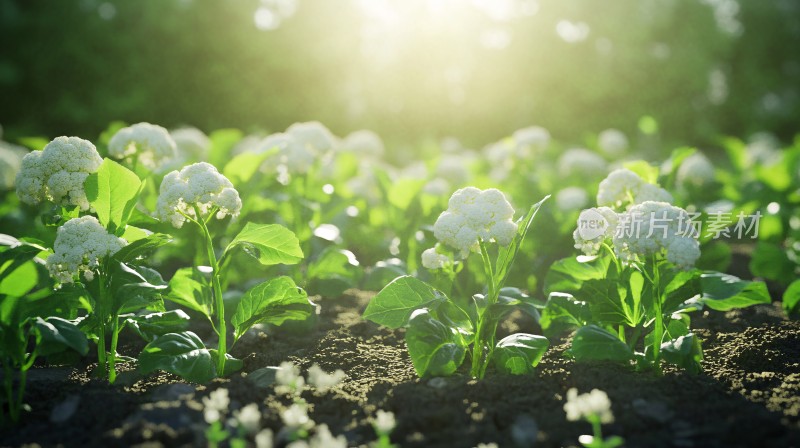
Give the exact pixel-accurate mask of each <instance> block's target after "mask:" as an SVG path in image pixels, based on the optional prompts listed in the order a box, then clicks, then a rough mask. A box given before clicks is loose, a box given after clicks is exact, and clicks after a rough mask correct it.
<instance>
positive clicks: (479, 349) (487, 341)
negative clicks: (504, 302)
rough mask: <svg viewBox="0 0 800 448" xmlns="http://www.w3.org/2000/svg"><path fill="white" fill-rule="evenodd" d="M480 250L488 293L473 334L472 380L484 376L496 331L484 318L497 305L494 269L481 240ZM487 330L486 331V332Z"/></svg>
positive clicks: (491, 323)
mask: <svg viewBox="0 0 800 448" xmlns="http://www.w3.org/2000/svg"><path fill="white" fill-rule="evenodd" d="M479 244H480V249H481V260H482V261H483V269H484V271H485V272H486V279H487V281H488V282H489V291H488V294H487V295H486V308H484V309H483V310H480V311H479V315H478V325H477V329H476V332H475V342H474V343H473V346H472V368H471V369H470V375H472V377H473V378H478V379H480V378H483V376H484V375H485V374H486V367H487V366H488V363H489V359H490V358H491V353H492V351H493V350H494V344H493V340H494V333H495V331H496V330H497V322H488V319H487V318H486V311H487V310H488V309H489V307H491V306H492V305H494V304H495V303H497V298H498V295H499V290H498V289H497V284H496V279H495V275H494V269H493V268H492V262H491V259H490V258H489V251H488V250H487V248H486V244H485V243H484V242H483V240H480V241H479ZM487 330H488V331H487Z"/></svg>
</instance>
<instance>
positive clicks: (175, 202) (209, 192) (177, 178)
mask: <svg viewBox="0 0 800 448" xmlns="http://www.w3.org/2000/svg"><path fill="white" fill-rule="evenodd" d="M195 205H196V206H197V208H198V209H199V211H200V215H201V218H206V217H207V216H208V214H209V213H210V212H211V210H212V209H216V211H217V219H222V218H224V217H225V216H227V215H231V216H237V215H238V214H239V211H240V210H241V208H242V201H241V199H239V192H237V191H236V190H235V189H234V188H233V184H231V182H230V181H229V180H228V178H226V177H225V176H223V175H222V174H220V173H219V171H217V169H216V168H215V167H214V166H213V165H211V164H208V163H205V162H200V163H195V164H192V165H189V166H186V167H184V168H183V169H182V170H180V171H171V172H170V173H168V174H167V175H166V176H164V180H163V181H161V188H160V190H159V195H158V203H157V205H156V216H157V217H158V218H159V219H161V220H163V221H168V222H170V223H171V224H172V225H173V226H175V227H177V228H181V227H182V226H183V223H184V222H186V216H190V217H192V218H194V219H196V218H197V216H196V214H195V211H194V207H193V206H195ZM184 215H186V216H184Z"/></svg>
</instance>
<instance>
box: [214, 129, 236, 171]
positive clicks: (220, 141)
mask: <svg viewBox="0 0 800 448" xmlns="http://www.w3.org/2000/svg"><path fill="white" fill-rule="evenodd" d="M208 138H209V140H211V148H210V150H209V160H208V162H209V163H211V164H212V165H214V166H225V162H227V161H228V160H230V152H231V149H233V146H234V145H235V144H236V143H238V142H239V141H240V140H241V139H242V131H240V130H238V129H218V130H216V131H214V132H212V133H211V134H209V135H208Z"/></svg>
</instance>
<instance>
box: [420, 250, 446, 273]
mask: <svg viewBox="0 0 800 448" xmlns="http://www.w3.org/2000/svg"><path fill="white" fill-rule="evenodd" d="M450 263H452V262H451V261H450V257H448V256H447V255H444V254H440V253H439V252H437V251H436V248H435V247H431V248H430V249H426V250H424V251H423V252H422V266H423V267H425V269H432V270H433V269H441V268H443V267H445V266H447V265H449V264H450Z"/></svg>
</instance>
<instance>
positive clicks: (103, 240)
mask: <svg viewBox="0 0 800 448" xmlns="http://www.w3.org/2000/svg"><path fill="white" fill-rule="evenodd" d="M127 244H128V242H127V241H125V240H124V239H122V238H118V237H116V236H115V235H113V234H110V233H108V232H107V231H106V229H105V228H104V227H103V226H102V225H101V224H100V222H99V221H97V218H95V217H94V216H82V217H80V218H72V219H70V220H69V221H67V222H66V223H65V224H64V225H63V226H61V227H59V228H58V231H57V232H56V241H55V244H54V246H53V250H54V253H53V254H52V255H50V256H49V257H47V270H48V271H50V275H51V276H52V277H53V278H54V279H55V280H56V281H57V282H58V283H72V282H73V281H74V278H75V277H76V276H79V275H80V274H81V273H83V275H84V278H86V280H87V281H91V280H92V279H94V270H95V269H97V267H98V266H99V265H100V261H101V260H102V259H104V258H105V257H109V256H111V255H114V254H115V253H117V252H118V251H119V250H120V249H122V248H123V247H124V246H126V245H127Z"/></svg>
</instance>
